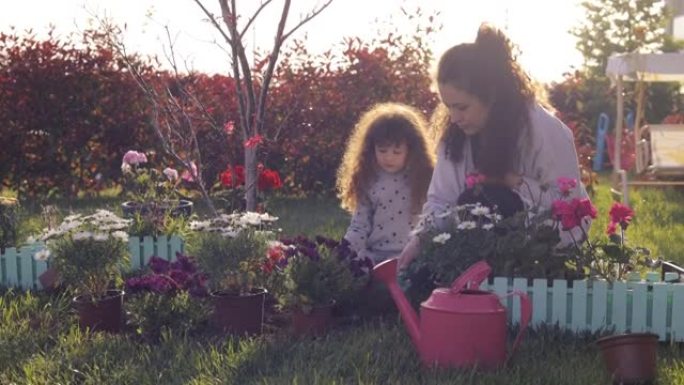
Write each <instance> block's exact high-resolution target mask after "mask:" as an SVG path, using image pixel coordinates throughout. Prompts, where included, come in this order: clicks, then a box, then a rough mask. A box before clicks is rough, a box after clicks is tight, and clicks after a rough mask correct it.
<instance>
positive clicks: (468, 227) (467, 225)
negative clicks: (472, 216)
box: [456, 221, 477, 230]
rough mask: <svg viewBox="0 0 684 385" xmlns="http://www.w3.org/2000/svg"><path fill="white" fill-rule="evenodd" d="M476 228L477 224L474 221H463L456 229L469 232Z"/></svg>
mask: <svg viewBox="0 0 684 385" xmlns="http://www.w3.org/2000/svg"><path fill="white" fill-rule="evenodd" d="M476 227H477V223H475V222H474V221H464V222H461V223H459V224H458V226H457V227H456V228H457V229H459V230H471V229H474V228H476Z"/></svg>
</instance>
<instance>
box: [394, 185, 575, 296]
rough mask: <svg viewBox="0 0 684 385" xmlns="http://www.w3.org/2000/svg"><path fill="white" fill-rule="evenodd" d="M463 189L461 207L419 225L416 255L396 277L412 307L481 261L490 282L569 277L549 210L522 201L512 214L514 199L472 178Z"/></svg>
mask: <svg viewBox="0 0 684 385" xmlns="http://www.w3.org/2000/svg"><path fill="white" fill-rule="evenodd" d="M467 184H468V190H467V194H464V195H463V197H467V198H466V199H463V202H461V204H459V205H456V206H453V207H448V208H447V209H446V210H445V211H444V212H438V213H432V214H431V215H428V216H425V217H423V218H422V220H421V228H419V229H418V231H417V233H418V237H419V238H420V244H421V250H420V255H419V256H418V257H417V258H415V259H414V261H413V262H412V263H411V264H410V265H409V267H408V269H406V271H405V272H403V273H401V275H400V280H401V281H402V284H403V286H404V289H405V291H406V294H407V296H408V297H409V298H411V301H412V302H413V303H414V304H419V303H420V302H422V301H423V300H425V299H426V298H427V297H428V296H429V295H430V293H432V291H433V290H434V288H435V287H436V286H444V285H450V284H451V282H452V281H453V280H454V279H456V278H457V277H459V276H460V275H461V274H462V273H463V272H464V271H465V270H466V269H467V268H468V267H469V266H471V265H473V264H474V263H476V262H478V261H481V260H485V261H487V263H488V264H489V265H490V266H491V267H492V272H493V275H494V276H506V277H514V276H515V277H525V278H547V279H553V278H567V277H568V275H570V274H573V273H572V271H570V270H569V269H568V268H567V267H566V257H565V256H562V255H559V254H557V253H555V252H554V250H555V248H556V246H557V245H558V243H559V242H560V240H561V239H560V236H559V228H558V223H557V221H556V220H554V219H553V217H552V213H551V212H550V211H549V210H546V211H545V210H541V209H540V207H539V204H538V203H539V202H535V203H534V204H532V205H530V206H527V207H526V206H523V205H522V201H519V206H520V207H519V208H518V209H512V208H514V207H515V206H516V205H515V204H512V203H510V201H511V198H512V197H513V198H515V196H514V195H513V194H515V193H513V192H512V191H510V190H502V189H499V188H498V187H496V186H493V187H492V186H487V185H484V184H483V178H481V177H480V176H478V175H475V174H473V175H469V176H468V178H467ZM545 191H548V188H545ZM495 197H496V198H498V199H495ZM540 200H541V197H540ZM520 208H521V209H520Z"/></svg>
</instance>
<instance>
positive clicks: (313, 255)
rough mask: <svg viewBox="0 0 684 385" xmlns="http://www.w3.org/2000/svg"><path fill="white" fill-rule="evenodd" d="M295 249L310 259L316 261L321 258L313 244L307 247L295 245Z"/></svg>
mask: <svg viewBox="0 0 684 385" xmlns="http://www.w3.org/2000/svg"><path fill="white" fill-rule="evenodd" d="M297 251H298V252H300V253H301V254H303V255H306V256H307V257H309V259H310V260H312V261H318V260H319V259H321V256H320V254H318V250H316V247H315V245H314V247H307V246H305V245H301V246H297Z"/></svg>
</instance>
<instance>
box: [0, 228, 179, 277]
mask: <svg viewBox="0 0 684 385" xmlns="http://www.w3.org/2000/svg"><path fill="white" fill-rule="evenodd" d="M43 249H45V245H44V244H43V243H33V244H29V245H24V246H21V247H19V248H15V247H10V248H7V249H5V252H4V253H1V254H0V285H1V286H5V287H16V288H20V289H42V285H41V284H40V282H39V281H38V277H39V276H40V275H41V274H42V273H44V272H45V271H46V270H47V268H48V263H47V262H45V261H38V260H35V258H34V257H33V256H34V255H35V254H36V253H37V252H38V251H40V250H43ZM128 249H129V251H130V253H131V268H132V269H134V270H137V269H140V268H142V267H144V266H145V265H146V264H147V263H148V262H149V260H150V258H151V257H152V256H154V255H156V256H158V257H160V258H163V259H166V260H168V261H173V260H175V258H176V253H179V252H180V253H182V252H184V250H185V243H184V242H183V240H182V239H181V238H180V237H178V236H175V235H174V236H165V235H162V236H159V237H156V238H153V237H142V238H140V237H129V238H128Z"/></svg>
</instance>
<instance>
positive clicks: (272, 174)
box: [259, 168, 283, 191]
mask: <svg viewBox="0 0 684 385" xmlns="http://www.w3.org/2000/svg"><path fill="white" fill-rule="evenodd" d="M282 186H283V182H282V181H281V180H280V175H279V174H278V172H277V171H275V170H271V169H268V168H267V169H265V170H264V171H263V172H262V173H261V174H259V190H261V191H268V190H275V189H279V188H281V187H282Z"/></svg>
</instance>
